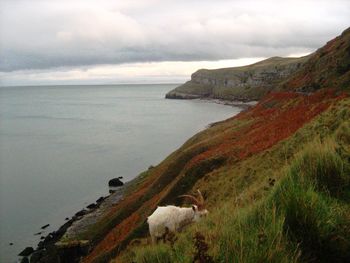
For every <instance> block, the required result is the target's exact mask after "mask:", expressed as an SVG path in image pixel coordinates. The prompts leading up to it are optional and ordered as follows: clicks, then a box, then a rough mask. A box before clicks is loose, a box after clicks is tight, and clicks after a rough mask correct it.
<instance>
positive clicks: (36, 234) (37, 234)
mask: <svg viewBox="0 0 350 263" xmlns="http://www.w3.org/2000/svg"><path fill="white" fill-rule="evenodd" d="M42 233H43V232H38V233H35V234H34V236H39V235H41V234H42Z"/></svg>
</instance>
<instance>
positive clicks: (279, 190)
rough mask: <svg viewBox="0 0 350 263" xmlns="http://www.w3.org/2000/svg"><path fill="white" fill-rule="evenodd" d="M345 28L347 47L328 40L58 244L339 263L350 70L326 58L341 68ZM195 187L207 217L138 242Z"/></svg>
mask: <svg viewBox="0 0 350 263" xmlns="http://www.w3.org/2000/svg"><path fill="white" fill-rule="evenodd" d="M349 34H350V31H349V30H347V31H345V32H344V33H343V34H342V35H341V36H340V37H338V38H336V41H335V42H336V43H345V44H342V45H341V48H337V47H338V45H331V46H329V44H327V45H326V46H325V47H323V48H321V49H319V50H318V51H317V52H316V53H315V54H314V55H313V56H312V57H311V58H310V60H309V61H308V62H307V63H306V64H305V66H303V67H302V68H301V69H300V71H296V72H295V73H294V74H292V75H291V76H290V77H289V78H288V79H287V80H284V81H283V83H281V82H280V81H277V83H278V84H279V85H277V86H274V87H273V89H276V90H282V89H283V90H284V91H279V92H271V93H270V94H268V95H267V96H265V97H264V98H263V99H262V100H261V101H260V102H259V103H258V104H257V105H256V106H255V107H253V108H251V109H249V110H247V111H244V112H241V113H240V114H238V115H237V116H235V117H233V118H230V119H227V120H225V121H222V122H219V123H216V124H214V125H212V126H211V127H210V128H208V129H206V130H204V131H202V132H200V133H198V134H197V135H195V136H194V137H192V138H191V139H189V140H188V141H187V142H186V143H185V144H184V145H183V146H182V147H181V148H179V149H178V150H177V151H175V152H174V153H172V154H171V155H170V156H168V157H167V158H166V159H165V160H164V161H162V162H161V163H160V164H159V165H157V166H156V167H150V168H149V169H148V170H147V171H145V172H144V173H142V174H141V175H140V176H138V177H137V178H136V179H135V180H134V181H132V182H131V183H130V184H129V186H128V188H127V189H126V191H125V196H124V199H123V200H122V201H120V202H119V203H118V204H116V205H115V206H114V207H113V208H112V209H110V211H109V212H108V213H107V214H106V215H105V217H104V218H103V219H102V220H100V221H99V222H97V223H96V224H95V225H93V226H92V227H91V228H90V229H89V230H88V231H86V232H85V233H82V234H81V235H80V236H79V237H77V238H76V239H75V240H64V241H65V242H71V243H79V242H81V241H85V240H89V241H90V243H91V250H90V252H89V254H88V255H87V256H86V257H84V258H83V262H108V261H109V260H111V259H113V258H114V261H115V262H193V260H194V258H197V259H198V258H199V257H205V258H206V259H207V260H213V261H214V262H227V261H229V260H232V259H234V260H235V261H237V262H347V261H348V260H349V258H350V255H349V251H350V223H349V222H350V220H349V219H350V213H349V211H350V209H349V208H350V178H349V174H350V163H349V160H350V121H349V119H350V99H349V91H350V86H349V85H348V83H349V79H350V75H349V69H346V68H347V67H346V66H345V67H344V68H345V69H344V70H345V72H342V71H341V72H342V73H339V71H336V70H334V69H333V66H334V64H333V63H334V60H333V59H332V57H336V58H338V60H337V61H341V63H340V64H341V65H347V64H346V61H349V60H348V59H347V57H345V58H344V56H345V55H346V53H344V51H346V50H347V47H348V44H349V43H348V39H349V38H348V37H349ZM343 41H345V42H343ZM325 51H327V52H328V53H327V54H328V55H327V54H325V55H323V56H320V52H325ZM330 54H331V55H330ZM322 58H327V59H324V60H320V59H322ZM343 58H344V59H343ZM337 63H339V62H337ZM340 64H339V65H340ZM324 68H325V69H327V71H329V72H324V73H322V74H328V75H327V77H328V79H327V80H326V81H324V82H320V83H321V84H320V85H319V86H318V87H317V89H314V88H313V89H309V83H312V82H308V81H309V80H308V81H307V80H306V78H303V77H302V76H310V74H309V72H312V74H311V76H312V77H310V78H309V79H310V80H316V79H318V78H317V77H316V76H319V75H320V76H321V75H322V74H321V73H320V72H323V69H324ZM308 74H309V75H308ZM339 74H341V75H339ZM339 76H340V78H339ZM295 80H298V81H300V83H302V84H305V85H304V86H303V85H301V84H300V85H297V84H295V83H296V82H295ZM301 80H303V81H304V82H302V81H301ZM300 87H306V88H302V89H301V90H302V91H303V92H299V91H301V90H300V89H298V88H300ZM312 90H314V92H311V91H312ZM295 91H298V92H295ZM197 188H200V189H201V190H202V192H203V193H204V195H205V197H206V200H207V206H208V210H209V211H210V216H209V217H208V218H207V219H205V220H203V221H202V222H201V223H200V224H196V225H193V226H191V227H190V228H188V229H187V230H186V231H185V232H184V233H181V234H179V235H178V241H176V242H173V243H170V244H165V245H164V244H159V245H157V246H148V245H146V243H147V239H146V237H147V224H146V222H145V219H146V217H147V216H148V215H150V214H151V213H152V211H153V210H154V209H155V208H156V206H157V205H159V204H161V205H162V204H172V203H174V204H180V203H179V201H180V200H179V199H177V198H176V197H177V196H178V195H180V194H183V193H190V192H194V191H195V189H197ZM213 261H207V262H213Z"/></svg>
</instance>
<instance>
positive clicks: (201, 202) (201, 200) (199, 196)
mask: <svg viewBox="0 0 350 263" xmlns="http://www.w3.org/2000/svg"><path fill="white" fill-rule="evenodd" d="M197 192H198V198H199V203H200V204H201V205H204V198H203V195H202V193H201V191H199V189H198V190H197Z"/></svg>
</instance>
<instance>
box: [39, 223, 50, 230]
mask: <svg viewBox="0 0 350 263" xmlns="http://www.w3.org/2000/svg"><path fill="white" fill-rule="evenodd" d="M49 226H50V224H46V225H44V226H42V227H41V229H45V228H48V227H49Z"/></svg>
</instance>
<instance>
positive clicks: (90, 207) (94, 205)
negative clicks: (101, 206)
mask: <svg viewBox="0 0 350 263" xmlns="http://www.w3.org/2000/svg"><path fill="white" fill-rule="evenodd" d="M96 207H97V204H95V203H92V204H89V205H88V206H87V207H86V208H88V209H94V208H96Z"/></svg>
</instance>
